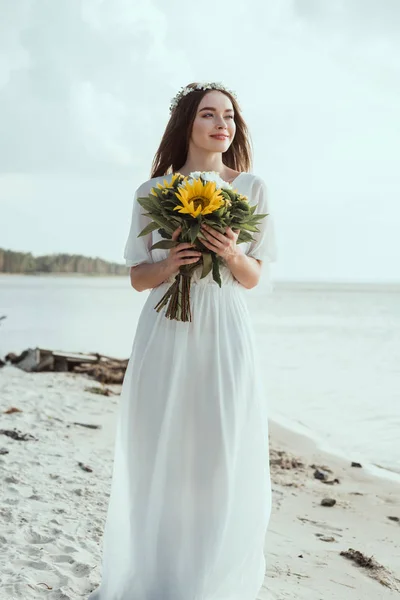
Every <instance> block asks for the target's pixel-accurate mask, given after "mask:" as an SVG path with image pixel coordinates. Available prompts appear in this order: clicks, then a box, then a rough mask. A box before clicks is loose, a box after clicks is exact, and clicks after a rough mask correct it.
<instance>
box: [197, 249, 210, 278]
mask: <svg viewBox="0 0 400 600" xmlns="http://www.w3.org/2000/svg"><path fill="white" fill-rule="evenodd" d="M212 266H213V261H212V256H211V254H210V252H203V270H202V272H201V277H200V279H204V277H206V276H207V275H208V274H209V272H210V271H211V269H212Z"/></svg>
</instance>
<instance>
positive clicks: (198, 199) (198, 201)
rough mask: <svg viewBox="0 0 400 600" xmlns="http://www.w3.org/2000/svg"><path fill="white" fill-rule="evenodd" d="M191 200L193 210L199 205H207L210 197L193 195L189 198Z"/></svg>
mask: <svg viewBox="0 0 400 600" xmlns="http://www.w3.org/2000/svg"><path fill="white" fill-rule="evenodd" d="M190 200H191V201H192V202H193V206H194V208H195V210H196V209H197V208H198V207H199V206H201V207H203V206H208V205H209V204H210V199H209V198H206V197H205V196H193V198H191V199H190Z"/></svg>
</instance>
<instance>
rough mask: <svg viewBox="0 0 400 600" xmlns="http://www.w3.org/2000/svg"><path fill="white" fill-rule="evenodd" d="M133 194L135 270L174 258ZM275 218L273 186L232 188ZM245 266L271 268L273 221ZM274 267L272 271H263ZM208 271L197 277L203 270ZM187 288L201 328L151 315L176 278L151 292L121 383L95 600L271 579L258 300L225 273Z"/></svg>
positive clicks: (198, 595) (143, 599) (204, 593)
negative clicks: (252, 262) (253, 304)
mask: <svg viewBox="0 0 400 600" xmlns="http://www.w3.org/2000/svg"><path fill="white" fill-rule="evenodd" d="M164 179H167V181H170V180H171V175H167V176H162V177H156V178H153V179H150V180H149V181H147V182H145V183H144V184H142V185H141V186H140V187H139V188H138V189H137V190H136V193H135V198H134V206H133V214H132V223H131V228H130V232H129V237H128V241H127V243H126V247H125V259H126V264H127V265H128V266H132V265H136V264H139V263H142V262H156V261H159V260H162V259H164V258H166V256H167V253H168V251H167V250H153V251H150V250H149V247H150V246H151V245H152V244H153V243H154V242H155V241H158V240H159V239H161V238H160V236H159V234H158V232H157V231H155V232H153V233H152V234H149V235H147V236H145V237H141V238H138V237H137V235H138V233H139V232H140V231H141V230H142V229H143V227H144V226H145V225H146V224H147V223H148V222H149V221H148V217H146V216H143V215H142V214H141V213H142V212H144V209H142V207H141V206H140V205H139V203H138V202H136V198H137V197H140V196H144V195H147V194H148V193H149V191H150V189H151V187H153V186H154V185H156V183H158V182H161V183H162V182H163V180H164ZM232 185H233V187H234V188H236V189H237V190H238V191H239V192H240V193H242V194H245V195H247V196H248V198H249V201H250V204H251V205H253V204H255V203H258V208H257V211H256V212H261V213H268V212H269V206H268V202H267V195H266V186H265V183H264V181H263V179H262V178H261V177H259V176H256V175H253V174H251V173H241V174H240V175H239V176H238V177H237V178H236V179H235V180H234V181H233V183H232ZM259 228H260V229H261V231H260V233H256V234H255V240H254V241H252V242H250V243H247V244H240V246H239V247H240V248H241V249H242V251H244V252H245V253H246V254H247V255H248V256H253V257H255V258H260V259H262V260H263V261H264V262H266V263H268V262H269V261H273V260H275V239H274V227H273V221H272V218H271V216H268V217H266V218H265V219H264V220H263V222H262V224H261V225H260V226H259ZM265 266H266V265H264V263H263V268H264V267H265ZM197 271H199V272H197ZM199 277H200V269H198V270H196V272H195V275H194V279H193V283H192V286H191V310H192V321H191V322H178V321H173V320H170V319H167V318H166V317H165V316H164V310H165V309H163V311H162V312H160V313H158V312H157V311H156V310H155V309H154V306H155V305H156V303H157V302H158V300H159V299H160V298H161V296H162V295H163V294H164V292H165V291H166V289H167V287H168V286H169V285H170V283H171V282H172V281H173V279H174V276H172V277H171V278H170V279H169V280H168V281H166V282H164V283H162V284H161V285H160V286H158V287H156V288H154V289H152V290H151V291H150V293H149V295H148V298H147V300H146V302H145V305H144V307H143V309H142V312H141V315H140V317H139V321H138V325H137V330H136V334H135V338H134V341H133V347H132V353H131V356H130V359H129V363H128V367H127V370H126V374H125V379H124V382H123V386H122V391H121V397H120V404H119V413H118V419H117V430H116V441H115V454H114V468H113V476H112V484H111V494H110V500H109V507H108V514H107V519H106V524H105V530H104V536H103V565H102V582H101V585H100V587H99V588H97V590H95V591H94V592H92V593H91V594H90V596H89V600H255V598H256V597H257V594H258V591H259V590H260V588H261V586H262V583H263V580H264V574H265V558H264V552H263V547H264V541H265V535H266V530H267V526H268V521H269V518H270V511H271V484H270V471H269V449H268V418H267V401H266V397H265V393H264V390H263V387H262V384H261V381H260V380H261V378H260V373H259V371H258V369H259V366H257V365H258V363H257V357H256V356H255V344H254V333H253V331H252V324H251V321H250V315H249V312H248V308H247V303H246V300H247V299H246V293H248V290H247V289H246V288H245V287H244V286H242V285H241V284H240V283H239V282H238V281H237V280H236V279H235V278H234V277H233V275H232V273H231V271H230V270H229V269H228V268H227V267H226V266H223V267H222V269H221V278H222V287H221V288H220V287H219V286H218V285H217V284H216V283H215V282H214V281H213V279H212V274H211V273H210V274H209V275H208V276H207V277H206V278H205V279H203V280H200V279H199Z"/></svg>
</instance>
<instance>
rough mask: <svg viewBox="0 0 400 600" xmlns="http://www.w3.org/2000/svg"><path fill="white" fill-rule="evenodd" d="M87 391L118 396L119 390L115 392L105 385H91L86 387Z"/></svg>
mask: <svg viewBox="0 0 400 600" xmlns="http://www.w3.org/2000/svg"><path fill="white" fill-rule="evenodd" d="M85 392H91V393H92V394H100V396H118V394H117V392H113V391H112V390H110V388H107V387H105V386H102V387H98V386H89V387H85Z"/></svg>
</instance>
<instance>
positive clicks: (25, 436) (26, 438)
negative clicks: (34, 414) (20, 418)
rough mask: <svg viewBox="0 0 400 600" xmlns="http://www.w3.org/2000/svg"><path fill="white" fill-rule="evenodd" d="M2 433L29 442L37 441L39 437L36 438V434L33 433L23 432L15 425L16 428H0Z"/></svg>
mask: <svg viewBox="0 0 400 600" xmlns="http://www.w3.org/2000/svg"><path fill="white" fill-rule="evenodd" d="M0 434H3V435H7V436H8V437H10V438H12V439H13V440H18V441H23V442H27V441H29V440H35V441H37V438H35V436H33V435H32V434H30V433H21V431H19V430H17V429H16V428H15V427H14V429H0Z"/></svg>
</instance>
